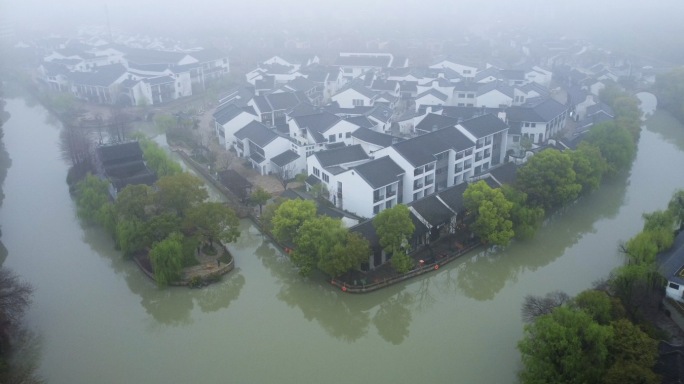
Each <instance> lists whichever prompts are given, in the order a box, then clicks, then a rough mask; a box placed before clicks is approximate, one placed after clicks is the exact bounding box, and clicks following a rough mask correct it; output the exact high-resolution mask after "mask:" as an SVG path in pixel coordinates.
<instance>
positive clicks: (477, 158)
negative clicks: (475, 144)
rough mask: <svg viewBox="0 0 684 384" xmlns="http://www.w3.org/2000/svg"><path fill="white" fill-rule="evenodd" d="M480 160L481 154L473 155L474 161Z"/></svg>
mask: <svg viewBox="0 0 684 384" xmlns="http://www.w3.org/2000/svg"><path fill="white" fill-rule="evenodd" d="M480 160H482V154H480V153H478V154H477V155H476V156H475V161H480Z"/></svg>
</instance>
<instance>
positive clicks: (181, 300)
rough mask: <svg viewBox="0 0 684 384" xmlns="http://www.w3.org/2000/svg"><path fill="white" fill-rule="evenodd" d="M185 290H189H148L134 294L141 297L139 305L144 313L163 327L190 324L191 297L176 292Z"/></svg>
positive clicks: (180, 288)
mask: <svg viewBox="0 0 684 384" xmlns="http://www.w3.org/2000/svg"><path fill="white" fill-rule="evenodd" d="M131 288H132V287H131ZM187 289H189V288H186V287H167V288H157V289H154V288H152V289H149V288H148V289H145V290H143V291H140V292H134V293H137V294H139V295H140V296H141V297H142V300H140V304H141V305H142V306H143V307H144V308H145V312H147V313H148V314H149V315H151V316H152V317H153V318H154V319H155V320H156V321H157V322H159V323H161V324H164V325H173V326H177V325H188V324H192V318H191V317H190V312H192V308H193V301H192V296H191V295H190V294H189V292H177V291H179V290H187Z"/></svg>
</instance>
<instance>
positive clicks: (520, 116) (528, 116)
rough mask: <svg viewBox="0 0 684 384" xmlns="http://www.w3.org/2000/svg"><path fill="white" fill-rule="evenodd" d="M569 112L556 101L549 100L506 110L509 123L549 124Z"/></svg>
mask: <svg viewBox="0 0 684 384" xmlns="http://www.w3.org/2000/svg"><path fill="white" fill-rule="evenodd" d="M566 110H567V107H566V106H564V105H563V104H561V103H559V102H557V101H556V100H554V99H551V98H547V99H545V100H543V101H541V102H539V103H536V104H534V105H529V106H528V105H523V106H513V107H510V108H508V109H506V118H507V119H508V121H515V122H523V121H528V122H549V121H551V120H553V119H554V118H556V117H557V116H558V115H560V114H562V113H563V112H565V111H566Z"/></svg>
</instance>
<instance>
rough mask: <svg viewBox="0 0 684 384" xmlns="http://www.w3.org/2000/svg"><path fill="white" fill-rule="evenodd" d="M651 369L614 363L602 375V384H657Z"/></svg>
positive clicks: (657, 377)
mask: <svg viewBox="0 0 684 384" xmlns="http://www.w3.org/2000/svg"><path fill="white" fill-rule="evenodd" d="M660 382H661V381H660V377H659V376H658V375H656V374H655V373H653V371H652V370H650V369H648V368H645V367H642V366H640V365H636V364H628V363H616V364H614V365H613V366H612V367H610V369H608V371H606V374H605V376H603V383H604V384H659V383H660Z"/></svg>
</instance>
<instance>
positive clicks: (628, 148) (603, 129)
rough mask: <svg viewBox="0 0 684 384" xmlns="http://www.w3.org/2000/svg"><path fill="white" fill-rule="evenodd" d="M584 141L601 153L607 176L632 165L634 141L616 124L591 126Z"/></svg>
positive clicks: (610, 122) (606, 123) (634, 148)
mask: <svg viewBox="0 0 684 384" xmlns="http://www.w3.org/2000/svg"><path fill="white" fill-rule="evenodd" d="M585 140H586V141H587V142H588V143H590V144H592V145H595V146H596V147H598V148H599V150H600V151H601V156H603V158H604V159H605V160H606V164H607V167H608V169H607V174H608V175H615V174H617V173H618V172H620V171H622V170H625V169H627V168H628V167H629V165H630V164H632V159H634V154H635V153H636V145H635V143H634V139H633V138H632V136H631V135H630V133H629V132H628V131H627V130H625V129H622V128H620V127H619V126H618V125H617V123H615V122H612V121H607V122H605V123H601V124H597V125H595V126H593V127H592V128H591V130H590V131H589V133H588V134H587V137H586V139H585Z"/></svg>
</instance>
